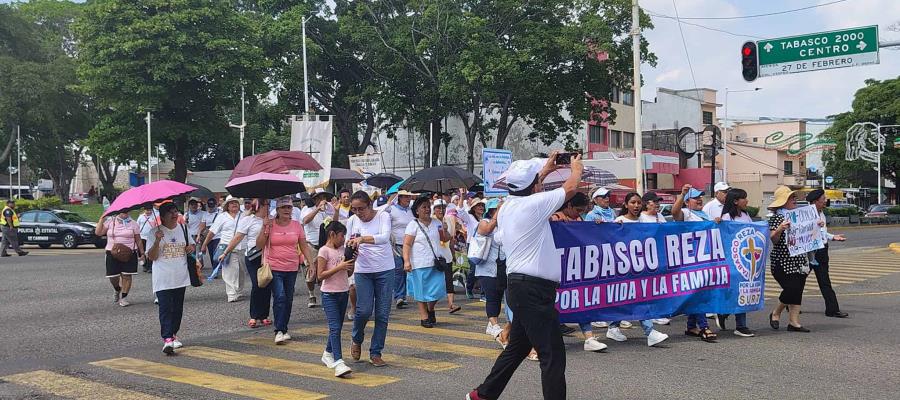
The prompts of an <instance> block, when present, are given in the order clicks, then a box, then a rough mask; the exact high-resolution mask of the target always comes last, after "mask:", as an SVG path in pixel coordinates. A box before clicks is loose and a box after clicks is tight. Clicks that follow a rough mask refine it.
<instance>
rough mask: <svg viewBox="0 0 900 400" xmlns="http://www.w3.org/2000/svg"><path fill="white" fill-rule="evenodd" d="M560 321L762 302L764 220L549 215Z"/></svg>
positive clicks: (741, 307)
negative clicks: (606, 219)
mask: <svg viewBox="0 0 900 400" xmlns="http://www.w3.org/2000/svg"><path fill="white" fill-rule="evenodd" d="M550 226H551V228H552V229H553V238H554V240H555V242H556V248H557V252H558V253H559V256H560V263H561V265H560V268H561V270H562V279H561V281H560V287H559V289H558V290H557V294H556V308H557V310H559V313H560V315H559V319H560V321H561V322H591V321H619V320H642V319H651V318H660V317H671V316H674V315H679V314H698V313H717V314H735V313H743V312H750V311H756V310H760V309H762V308H763V293H764V283H765V270H766V259H767V256H768V248H769V230H768V226H767V225H766V223H765V222H756V223H741V222H721V223H718V224H717V223H715V222H671V223H665V224H650V223H631V224H618V223H602V224H596V223H593V222H553V223H551V224H550Z"/></svg>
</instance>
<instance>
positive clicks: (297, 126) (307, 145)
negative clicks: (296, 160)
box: [291, 115, 332, 189]
mask: <svg viewBox="0 0 900 400" xmlns="http://www.w3.org/2000/svg"><path fill="white" fill-rule="evenodd" d="M313 118H318V117H313ZM291 150H296V151H302V152H305V153H307V154H309V155H310V156H312V158H315V159H316V161H318V162H319V165H321V166H322V169H321V170H320V171H293V173H294V174H295V175H297V177H298V178H300V179H301V180H302V181H303V184H304V185H306V188H307V189H312V188H317V187H325V186H327V185H328V179H329V175H331V151H332V132H331V117H328V121H318V120H310V121H307V120H304V116H302V115H300V116H295V117H293V119H292V120H291Z"/></svg>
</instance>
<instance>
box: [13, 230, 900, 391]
mask: <svg viewBox="0 0 900 400" xmlns="http://www.w3.org/2000/svg"><path fill="white" fill-rule="evenodd" d="M846 234H847V236H848V237H849V238H850V239H851V241H848V242H847V243H846V244H841V245H840V246H841V247H840V248H839V247H838V246H839V245H835V246H834V250H833V253H834V254H836V255H838V256H842V257H845V258H853V257H859V259H860V263H859V264H860V265H858V269H859V271H867V270H871V271H878V273H877V274H875V273H874V272H871V271H869V272H860V274H862V275H865V276H875V275H878V276H877V277H874V278H868V279H867V278H866V277H865V276H863V277H860V278H859V279H865V280H858V279H851V280H852V281H853V282H852V283H845V284H841V285H839V286H838V287H837V291H838V294H839V298H840V300H841V305H842V307H841V308H842V309H843V310H844V311H847V312H849V313H850V314H851V318H849V319H843V320H839V319H832V318H826V317H825V316H824V315H823V309H824V305H823V302H822V300H821V296H819V295H818V292H817V291H815V292H814V293H811V294H808V295H807V296H806V298H805V300H804V310H805V312H804V314H803V322H804V325H805V326H807V327H808V328H810V329H812V330H813V332H812V333H810V334H800V333H789V332H786V331H784V329H782V330H780V331H773V330H771V329H770V328H768V324H767V322H766V314H767V313H765V312H757V313H754V314H752V315H750V326H751V328H752V329H755V330H756V331H757V332H758V336H757V337H755V338H739V337H736V336H733V335H731V334H730V332H722V334H721V335H720V341H719V343H715V344H708V343H703V342H700V341H698V340H696V339H693V338H688V337H685V336H684V335H683V334H682V333H683V331H684V317H679V318H676V319H675V320H673V322H672V325H670V326H663V327H659V328H658V329H659V330H661V331H663V332H665V333H668V334H669V335H671V339H670V340H669V341H668V345H667V346H666V347H665V348H648V347H647V346H646V341H645V340H644V339H643V337H642V334H641V333H640V331H639V329H630V330H627V331H626V334H627V335H628V337H629V338H630V340H629V341H628V342H625V343H616V342H612V341H610V340H607V339H604V342H605V343H607V344H608V345H609V346H610V348H609V350H608V352H607V353H602V354H596V353H586V352H584V351H583V350H582V349H581V345H582V342H581V340H580V338H578V337H570V338H566V344H567V350H568V352H567V358H568V362H567V371H566V374H567V380H568V388H569V392H568V393H569V396H568V397H569V398H571V399H599V398H608V397H627V398H638V399H659V398H698V399H709V398H746V397H758V398H824V399H843V398H870V399H896V398H897V384H898V383H900V368H897V367H896V360H897V359H900V336H898V335H895V334H893V332H897V331H898V330H900V311H898V310H900V307H898V305H900V273H894V269H893V267H891V265H900V254H895V253H891V252H888V251H885V250H883V249H884V247H885V246H886V244H887V243H888V242H891V241H894V242H897V241H900V228H871V229H862V230H847V231H846ZM872 260H878V261H872ZM851 264H852V263H851ZM879 265H880V266H879ZM854 268H857V267H855V266H854ZM897 270H898V271H900V268H897ZM870 272H871V273H870ZM0 276H2V277H3V279H2V280H0V321H3V324H2V325H0V326H2V327H0V334H2V337H3V338H4V339H3V340H2V341H0V359H2V360H3V362H2V363H0V379H2V380H0V398H2V399H22V398H28V399H58V398H103V397H102V396H100V395H99V394H98V393H101V392H100V390H101V389H104V388H105V389H109V388H110V387H114V388H117V389H114V390H116V392H114V393H116V395H115V396H112V397H109V398H119V399H129V398H148V397H141V396H137V394H140V393H144V394H149V395H152V396H156V397H157V398H192V399H231V398H234V399H245V398H253V397H257V398H315V396H312V397H303V395H302V393H307V396H308V395H309V392H315V393H321V394H325V395H328V396H329V398H334V399H360V398H371V399H387V398H406V399H424V398H429V399H432V398H433V399H461V398H464V396H465V393H466V392H467V391H468V390H470V389H471V388H472V387H474V386H475V385H477V384H478V383H479V382H480V381H481V380H482V379H483V378H484V376H485V375H486V374H487V372H488V371H489V369H490V367H491V365H492V363H493V359H492V356H493V355H494V354H496V352H497V351H498V346H496V344H495V343H493V342H491V341H490V338H488V337H487V336H485V335H484V334H483V332H484V325H483V318H481V317H480V316H479V310H481V307H482V306H481V305H480V304H478V303H467V304H465V305H464V308H465V311H464V312H465V313H466V314H464V315H459V316H457V317H454V318H452V319H451V318H447V317H445V316H446V315H447V314H446V313H445V312H439V313H438V321H439V327H441V328H444V329H445V330H443V331H440V332H439V333H433V332H436V331H432V332H430V333H423V332H421V330H418V329H414V328H416V325H417V321H415V314H414V313H413V312H412V311H411V310H405V311H402V312H395V313H394V314H392V319H391V324H392V326H394V327H396V328H399V330H398V329H395V328H392V330H391V331H389V333H388V337H389V341H390V340H391V338H397V339H401V340H405V341H404V342H402V343H390V342H389V343H388V346H387V349H386V350H385V354H388V355H392V356H399V357H401V358H402V357H406V359H405V360H401V361H400V362H394V363H392V365H391V366H389V367H387V368H382V369H377V370H376V368H374V367H372V366H370V365H368V364H365V363H358V364H352V365H351V366H352V367H353V368H354V371H355V372H356V374H357V378H360V379H359V380H358V381H357V382H358V383H365V382H366V381H365V380H363V379H362V378H363V377H365V378H366V379H369V381H368V382H369V383H370V384H371V385H372V386H374V387H366V386H360V385H351V384H348V383H347V382H336V381H334V380H327V379H321V378H313V377H310V375H311V374H314V373H315V371H316V370H317V368H318V366H320V365H321V363H320V362H319V361H318V359H319V356H320V355H321V349H322V347H323V346H324V338H323V336H322V335H320V334H317V333H316V329H321V328H324V327H325V322H324V315H323V313H322V311H321V309H307V308H306V307H305V295H306V293H305V289H302V288H301V289H298V292H299V293H298V297H297V298H296V299H295V303H294V313H293V317H292V322H291V328H292V330H293V331H294V337H295V339H296V340H295V341H296V342H298V343H296V345H291V346H285V347H278V348H275V347H274V346H271V345H270V344H269V343H271V339H272V334H271V332H269V331H267V330H250V329H249V328H247V327H245V326H243V323H245V321H246V316H247V310H246V308H247V306H248V303H247V302H239V303H230V304H229V303H226V302H225V293H224V288H223V285H222V282H221V281H220V280H218V281H214V282H211V283H208V284H207V285H206V286H204V287H202V288H189V289H188V295H187V299H186V304H185V317H184V323H183V327H182V331H181V333H180V335H179V336H180V337H181V338H182V339H183V341H184V342H185V345H186V347H185V349H184V350H185V351H184V352H183V353H181V354H180V355H178V356H175V357H165V356H163V354H162V353H161V351H160V349H161V343H160V339H159V324H158V319H157V313H156V308H155V306H154V305H153V303H152V300H153V297H152V294H151V293H150V276H149V275H148V274H143V273H142V274H140V275H138V276H137V279H136V281H135V283H136V284H135V288H134V289H133V290H132V292H131V294H130V295H129V299H131V300H132V302H133V304H134V305H133V306H131V307H127V308H121V307H119V306H117V305H115V304H113V298H112V294H113V293H112V290H111V288H110V286H109V283H108V282H107V281H106V279H105V278H103V263H102V253H101V252H100V251H97V250H93V249H87V248H85V249H79V250H75V251H70V252H66V251H64V250H62V249H53V250H49V251H44V250H37V249H35V250H34V252H33V255H30V256H26V257H21V258H17V257H11V258H5V259H2V260H0ZM849 281H850V280H848V282H849ZM299 287H302V285H298V288H299ZM808 288H811V289H815V281H814V279H812V278H811V279H810V280H809V283H808ZM767 308H768V307H767ZM729 323H732V322H731V321H729ZM370 326H371V323H370ZM405 327H412V328H405ZM404 329H405V330H404ZM347 330H349V326H348V329H347ZM595 332H596V333H597V334H599V335H600V336H601V337H602V336H603V335H604V333H605V332H604V330H601V329H597V330H595ZM367 338H368V337H367ZM344 344H345V346H344V351H345V352H346V353H349V348H348V347H349V339H346V340H345V341H344ZM401 344H402V346H401ZM452 346H457V347H452ZM204 347H205V348H209V349H212V350H208V349H204ZM365 347H366V348H367V345H366V346H365ZM222 350H226V351H231V352H235V353H237V354H232V353H227V352H226V353H223V352H222ZM438 350H440V351H438ZM192 352H193V353H192ZM364 354H365V352H364ZM260 356H262V357H269V358H258V357H260ZM121 357H129V358H133V359H136V360H143V361H141V363H143V364H140V365H144V369H140V368H137V367H135V366H134V365H138V364H133V365H131V366H130V367H128V368H132V370H131V371H130V372H126V371H124V370H117V369H116V368H110V367H109V366H110V365H111V364H110V362H109V361H108V360H115V359H118V358H121ZM210 358H213V359H215V360H216V361H212V360H210ZM272 359H277V360H281V361H278V362H281V363H284V365H283V366H281V367H278V366H277V364H274V363H273V361H272ZM223 360H231V363H229V362H224V361H223ZM277 360H276V361H277ZM285 360H286V361H285ZM98 361H99V362H101V363H100V364H99V365H98V364H91V363H93V362H98ZM146 361H150V362H152V363H156V364H158V365H157V366H158V367H160V366H161V367H162V368H157V369H154V368H152V367H146V365H145V364H146ZM403 361H406V362H403ZM103 365H106V366H103ZM273 366H275V367H273ZM173 367H181V368H184V369H183V370H182V369H177V370H176V369H173ZM266 368H276V369H277V371H272V370H269V369H266ZM441 368H446V369H445V370H442V371H435V369H441ZM33 371H49V372H47V373H43V372H42V373H34V372H33ZM159 371H168V372H167V373H169V374H170V375H171V376H169V377H168V378H162V377H159V376H157V377H150V376H146V375H148V374H149V375H153V374H155V373H158V372H159ZM173 371H174V372H173ZM20 373H32V374H37V375H28V376H32V378H34V377H37V378H38V379H37V380H38V381H40V383H39V384H36V385H37V386H34V385H26V384H22V378H21V376H19V377H18V378H16V377H15V376H13V377H10V375H13V374H20ZM210 373H212V374H220V375H212V376H210V375H208V374H210ZM361 373H369V374H374V376H369V377H366V376H365V374H361ZM47 374H49V375H47ZM55 374H61V375H62V377H60V375H55ZM142 374H143V375H142ZM221 375H224V376H225V377H223V376H221ZM173 376H174V377H173ZM179 376H180V377H181V378H178V377H179ZM539 377H540V371H539V367H538V365H537V363H533V362H528V361H526V362H525V363H524V364H523V365H522V367H521V368H520V369H519V371H518V372H517V373H516V375H515V376H514V378H513V380H512V382H511V383H510V385H509V387H508V388H507V391H506V393H505V396H504V398H509V399H537V398H540V380H539ZM73 378H74V379H75V381H74V382H69V381H68V380H67V379H73ZM177 379H182V382H176V381H175V380H177ZM12 382H17V383H12ZM53 382H56V383H57V386H63V387H62V388H56V389H53V390H50V389H48V387H49V386H52V383H53ZM225 383H232V384H233V385H230V386H229V387H231V389H233V390H231V391H223V387H222V385H223V384H225ZM92 385H93V386H92ZM98 385H99V386H98ZM98 387H99V389H98ZM235 388H236V389H235ZM279 388H286V389H291V390H293V392H287V393H288V394H285V395H284V396H282V397H278V396H276V395H278V394H279V393H280V392H278V390H281V389H279ZM301 391H303V392H301ZM53 393H56V395H54V394H53ZM60 393H64V394H65V395H64V396H59V394H60ZM73 393H74V394H73ZM78 393H81V395H79V394H78Z"/></svg>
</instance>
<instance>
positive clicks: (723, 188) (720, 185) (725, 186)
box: [713, 182, 731, 192]
mask: <svg viewBox="0 0 900 400" xmlns="http://www.w3.org/2000/svg"><path fill="white" fill-rule="evenodd" d="M728 189H731V186H728V184H727V183H725V182H718V183H716V186H714V187H713V191H716V192H724V191H726V190H728Z"/></svg>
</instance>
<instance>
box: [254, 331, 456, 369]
mask: <svg viewBox="0 0 900 400" xmlns="http://www.w3.org/2000/svg"><path fill="white" fill-rule="evenodd" d="M238 342H241V343H247V344H252V345H256V346H265V347H272V348H278V349H282V348H283V349H286V350H290V351H295V352H298V353H308V354H314V355H321V354H322V351H323V350H324V349H325V345H323V344H313V343H308V342H302V341H297V340H291V341H289V342H287V344H286V345H282V346H279V345H276V344H275V343H273V342H272V341H271V340H269V339H268V338H261V337H254V338H247V339H241V340H238ZM342 350H343V353H344V361H345V362H347V363H349V362H350V361H351V359H350V358H349V356H350V346H344V347H343V348H342ZM381 358H382V359H384V361H385V362H387V363H388V364H391V365H396V366H403V367H408V368H412V369H420V370H423V371H428V372H440V371H447V370H451V369H454V368H459V365H458V364H454V363H450V362H446V361H435V360H427V359H424V358H416V357H409V356H397V355H392V354H383V355H382V356H381ZM353 376H354V377H356V376H357V373H355V372H354V373H353Z"/></svg>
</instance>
